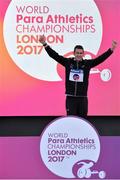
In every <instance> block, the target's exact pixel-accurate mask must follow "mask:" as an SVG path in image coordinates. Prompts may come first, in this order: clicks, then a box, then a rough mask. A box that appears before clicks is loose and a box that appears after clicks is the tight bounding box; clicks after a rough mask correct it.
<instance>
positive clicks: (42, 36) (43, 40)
mask: <svg viewBox="0 0 120 180" xmlns="http://www.w3.org/2000/svg"><path fill="white" fill-rule="evenodd" d="M39 42H40V43H41V44H45V43H46V42H45V36H44V35H40V39H39Z"/></svg>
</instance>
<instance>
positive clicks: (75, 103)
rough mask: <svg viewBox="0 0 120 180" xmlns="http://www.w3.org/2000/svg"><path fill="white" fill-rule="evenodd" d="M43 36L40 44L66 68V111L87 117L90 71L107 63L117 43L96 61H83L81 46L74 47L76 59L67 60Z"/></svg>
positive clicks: (69, 113)
mask: <svg viewBox="0 0 120 180" xmlns="http://www.w3.org/2000/svg"><path fill="white" fill-rule="evenodd" d="M45 39H46V38H45V36H44V35H41V36H40V39H39V42H40V43H41V44H42V45H43V46H44V48H45V50H46V52H47V53H48V55H49V56H50V57H51V58H53V59H54V60H55V61H57V62H58V63H60V64H61V65H63V66H64V67H65V76H66V77H65V88H66V92H65V93H66V111H67V115H76V116H80V117H84V118H86V117H87V113H88V97H87V91H88V82H89V74H90V69H91V68H93V67H95V66H97V65H98V64H100V63H102V62H103V61H105V60H106V59H107V58H108V57H109V56H110V55H111V54H112V53H113V51H114V50H115V48H116V46H117V43H116V42H115V41H112V46H111V48H109V49H108V50H107V51H106V52H104V53H103V54H102V55H100V56H98V57H96V58H95V59H91V60H87V59H83V56H84V48H83V46H81V45H76V46H75V47H74V57H73V58H65V57H64V56H61V55H59V54H58V53H57V52H55V51H54V50H53V49H52V48H51V47H50V46H49V45H48V44H47V43H46V41H45Z"/></svg>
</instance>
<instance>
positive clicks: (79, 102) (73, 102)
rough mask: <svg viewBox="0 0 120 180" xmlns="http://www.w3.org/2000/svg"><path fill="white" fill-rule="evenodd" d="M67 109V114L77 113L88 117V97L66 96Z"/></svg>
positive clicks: (76, 114)
mask: <svg viewBox="0 0 120 180" xmlns="http://www.w3.org/2000/svg"><path fill="white" fill-rule="evenodd" d="M66 111H67V115H75V116H79V117H83V118H87V113H88V98H87V97H84V96H83V97H74V96H66Z"/></svg>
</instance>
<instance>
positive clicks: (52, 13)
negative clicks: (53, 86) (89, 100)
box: [3, 0, 102, 81]
mask: <svg viewBox="0 0 120 180" xmlns="http://www.w3.org/2000/svg"><path fill="white" fill-rule="evenodd" d="M58 4H59V5H58ZM68 5H69V8H68ZM73 9H74V11H73ZM3 33H4V41H5V45H6V48H7V50H8V53H9V54H10V56H11V58H12V60H13V61H14V63H15V64H16V65H17V66H18V67H19V68H20V69H22V70H23V71H24V72H25V73H27V74H29V75H30V76H32V77H34V78H37V79H40V80H44V81H61V80H62V79H61V77H60V76H59V74H58V70H57V62H55V61H54V60H52V59H51V58H50V57H49V56H48V55H47V54H46V52H45V50H44V48H43V46H42V44H40V43H39V35H41V34H45V36H46V42H47V43H49V45H50V46H53V48H54V49H55V50H56V51H57V52H58V53H60V54H62V55H65V54H66V53H69V52H71V51H72V50H73V48H74V46H75V45H76V44H82V45H83V46H84V49H85V50H86V51H88V52H90V53H93V54H94V55H96V54H97V52H98V50H99V47H100V44H101V40H102V20H101V16H100V13H99V10H98V8H97V6H96V4H95V2H94V0H87V1H80V0H76V1H75V2H74V1H71V2H70V1H69V0H58V1H57V3H56V1H52V0H46V1H45V2H44V1H43V0H39V1H33V0H29V1H28V0H21V1H19V0H12V1H11V2H10V4H9V7H8V9H7V11H6V14H5V18H4V27H3ZM91 44H92V46H91Z"/></svg>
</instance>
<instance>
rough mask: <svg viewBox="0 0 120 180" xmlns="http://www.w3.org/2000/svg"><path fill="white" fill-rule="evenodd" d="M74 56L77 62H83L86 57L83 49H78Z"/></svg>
mask: <svg viewBox="0 0 120 180" xmlns="http://www.w3.org/2000/svg"><path fill="white" fill-rule="evenodd" d="M74 56H75V59H76V60H78V61H79V60H81V59H82V58H83V56H84V50H83V49H76V50H75V52H74Z"/></svg>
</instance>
